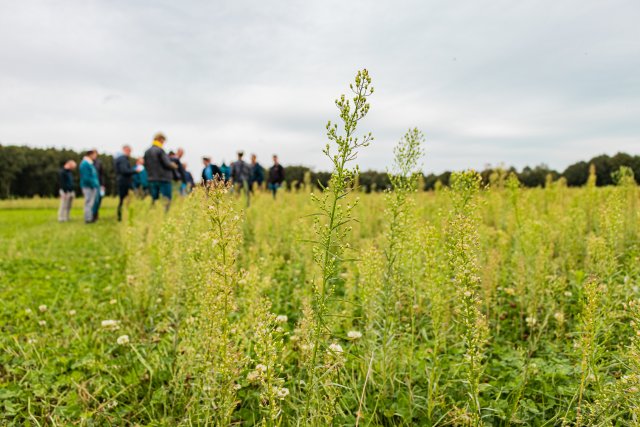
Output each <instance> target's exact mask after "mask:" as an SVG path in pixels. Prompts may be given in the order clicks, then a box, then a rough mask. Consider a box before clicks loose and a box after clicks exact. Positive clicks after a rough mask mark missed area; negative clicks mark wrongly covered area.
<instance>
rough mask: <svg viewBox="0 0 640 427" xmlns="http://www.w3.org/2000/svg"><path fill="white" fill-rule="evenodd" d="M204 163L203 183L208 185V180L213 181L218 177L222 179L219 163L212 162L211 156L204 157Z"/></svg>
mask: <svg viewBox="0 0 640 427" xmlns="http://www.w3.org/2000/svg"><path fill="white" fill-rule="evenodd" d="M202 164H203V165H204V168H203V169H202V185H205V186H206V185H207V183H208V182H210V181H213V180H214V179H216V177H217V178H218V179H222V172H221V171H220V168H219V167H218V166H217V165H215V164H213V163H211V157H203V158H202Z"/></svg>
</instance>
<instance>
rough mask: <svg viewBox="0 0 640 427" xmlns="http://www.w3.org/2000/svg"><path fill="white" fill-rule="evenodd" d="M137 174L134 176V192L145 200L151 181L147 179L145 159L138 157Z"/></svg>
mask: <svg viewBox="0 0 640 427" xmlns="http://www.w3.org/2000/svg"><path fill="white" fill-rule="evenodd" d="M136 172H137V173H136V174H135V175H133V179H132V181H133V191H134V192H135V193H136V195H137V196H138V197H139V198H141V199H144V198H145V196H146V195H147V194H148V193H149V179H148V178H147V169H145V167H144V158H142V157H138V159H137V160H136Z"/></svg>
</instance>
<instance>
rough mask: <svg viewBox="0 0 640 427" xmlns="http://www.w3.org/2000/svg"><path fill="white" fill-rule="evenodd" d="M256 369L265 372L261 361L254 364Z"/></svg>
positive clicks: (265, 368)
mask: <svg viewBox="0 0 640 427" xmlns="http://www.w3.org/2000/svg"><path fill="white" fill-rule="evenodd" d="M257 371H261V372H267V367H266V366H265V365H263V364H262V363H258V364H257V365H256V372H257Z"/></svg>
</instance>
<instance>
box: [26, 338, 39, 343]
mask: <svg viewBox="0 0 640 427" xmlns="http://www.w3.org/2000/svg"><path fill="white" fill-rule="evenodd" d="M37 342H38V340H36V339H35V338H29V339H28V340H27V343H29V344H35V343H37Z"/></svg>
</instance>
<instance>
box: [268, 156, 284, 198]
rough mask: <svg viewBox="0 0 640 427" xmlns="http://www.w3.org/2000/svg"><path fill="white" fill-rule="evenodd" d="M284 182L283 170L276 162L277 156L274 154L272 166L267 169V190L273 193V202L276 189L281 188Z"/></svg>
mask: <svg viewBox="0 0 640 427" xmlns="http://www.w3.org/2000/svg"><path fill="white" fill-rule="evenodd" d="M283 182H284V168H283V167H282V165H281V164H280V163H279V162H278V156H277V155H276V154H274V155H273V166H271V168H270V169H269V180H268V183H269V190H271V192H272V193H273V198H274V200H275V198H276V193H277V192H278V189H279V188H280V187H281V186H282V183H283Z"/></svg>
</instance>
